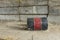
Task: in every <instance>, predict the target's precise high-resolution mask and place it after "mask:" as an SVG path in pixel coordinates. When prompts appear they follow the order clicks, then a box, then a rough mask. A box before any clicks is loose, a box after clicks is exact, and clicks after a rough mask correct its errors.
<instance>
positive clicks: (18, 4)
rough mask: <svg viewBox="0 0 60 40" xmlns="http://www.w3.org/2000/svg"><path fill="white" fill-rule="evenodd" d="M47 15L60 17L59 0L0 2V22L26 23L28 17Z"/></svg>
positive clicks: (11, 0) (13, 0) (1, 0)
mask: <svg viewBox="0 0 60 40" xmlns="http://www.w3.org/2000/svg"><path fill="white" fill-rule="evenodd" d="M48 13H49V15H52V16H60V1H59V0H0V20H17V21H18V20H21V21H26V19H27V18H29V17H47V16H46V14H48ZM40 14H44V15H40Z"/></svg>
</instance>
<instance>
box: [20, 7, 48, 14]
mask: <svg viewBox="0 0 60 40" xmlns="http://www.w3.org/2000/svg"><path fill="white" fill-rule="evenodd" d="M19 12H20V14H47V13H48V7H47V6H32V7H20V8H19Z"/></svg>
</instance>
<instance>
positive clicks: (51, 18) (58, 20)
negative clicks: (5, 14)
mask: <svg viewBox="0 0 60 40" xmlns="http://www.w3.org/2000/svg"><path fill="white" fill-rule="evenodd" d="M48 21H49V22H51V23H53V24H60V16H52V15H49V16H48Z"/></svg>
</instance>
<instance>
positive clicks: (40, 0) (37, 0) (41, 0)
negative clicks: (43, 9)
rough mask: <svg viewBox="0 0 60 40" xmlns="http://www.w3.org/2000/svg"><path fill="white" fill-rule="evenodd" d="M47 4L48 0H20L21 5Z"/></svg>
mask: <svg viewBox="0 0 60 40" xmlns="http://www.w3.org/2000/svg"><path fill="white" fill-rule="evenodd" d="M32 5H47V0H20V6H32Z"/></svg>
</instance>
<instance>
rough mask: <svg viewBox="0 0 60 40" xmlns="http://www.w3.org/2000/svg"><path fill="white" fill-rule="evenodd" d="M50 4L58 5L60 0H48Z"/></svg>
mask: <svg viewBox="0 0 60 40" xmlns="http://www.w3.org/2000/svg"><path fill="white" fill-rule="evenodd" d="M49 5H50V6H56V5H60V0H49Z"/></svg>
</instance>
